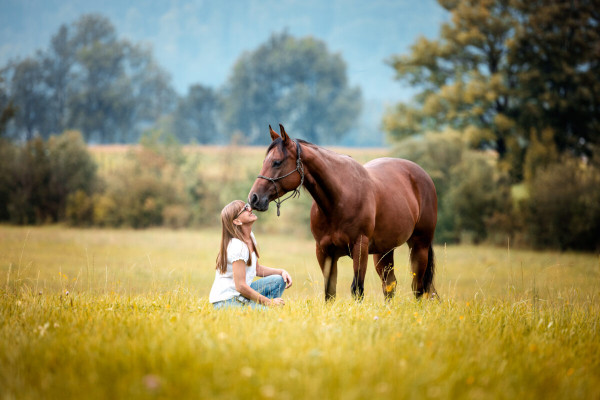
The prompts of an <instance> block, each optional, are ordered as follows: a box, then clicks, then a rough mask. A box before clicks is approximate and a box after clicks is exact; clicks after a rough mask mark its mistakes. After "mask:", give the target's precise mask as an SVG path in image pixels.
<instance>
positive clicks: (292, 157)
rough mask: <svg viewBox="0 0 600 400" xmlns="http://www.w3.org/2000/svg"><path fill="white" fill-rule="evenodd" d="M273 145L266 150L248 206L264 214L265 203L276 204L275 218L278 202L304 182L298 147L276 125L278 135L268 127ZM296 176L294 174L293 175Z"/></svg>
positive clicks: (280, 126) (266, 205) (295, 190)
mask: <svg viewBox="0 0 600 400" xmlns="http://www.w3.org/2000/svg"><path fill="white" fill-rule="evenodd" d="M269 131H270V133H271V139H273V142H272V143H271V145H270V146H269V148H268V149H267V155H266V157H265V159H264V161H263V166H262V169H261V170H260V174H259V175H258V178H257V179H256V181H254V185H252V189H250V193H249V194H248V202H249V203H250V205H251V206H252V208H253V209H255V210H258V211H266V210H268V209H269V203H270V202H271V201H273V200H275V201H276V202H277V215H279V204H280V203H281V201H283V200H279V198H280V197H281V196H283V195H284V194H285V193H287V192H290V191H292V190H293V191H294V194H296V193H299V192H298V190H299V189H300V186H302V183H303V181H304V169H303V166H302V162H301V159H300V152H301V150H300V145H299V144H298V142H297V141H296V140H293V139H290V137H289V136H288V134H287V133H286V132H285V129H284V127H283V125H281V124H279V132H280V134H281V136H280V135H279V134H277V132H275V131H274V130H273V129H272V128H271V125H269ZM296 172H297V173H296Z"/></svg>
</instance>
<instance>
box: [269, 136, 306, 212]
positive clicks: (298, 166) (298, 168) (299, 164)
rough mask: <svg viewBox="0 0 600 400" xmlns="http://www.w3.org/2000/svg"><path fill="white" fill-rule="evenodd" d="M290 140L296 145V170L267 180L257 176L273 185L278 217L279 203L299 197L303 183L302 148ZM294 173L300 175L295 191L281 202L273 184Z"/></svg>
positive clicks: (295, 141)
mask: <svg viewBox="0 0 600 400" xmlns="http://www.w3.org/2000/svg"><path fill="white" fill-rule="evenodd" d="M292 140H293V141H294V143H296V169H295V170H293V171H291V172H288V173H287V174H285V175H283V176H280V177H278V178H269V177H268V176H263V175H258V177H259V178H262V179H266V180H268V181H269V182H271V183H272V184H273V185H275V193H277V198H276V199H275V200H273V201H274V202H275V203H276V204H277V216H278V217H279V214H280V213H279V208H280V207H281V203H283V202H284V201H286V200H288V199H290V198H292V197H296V196H300V187H302V184H303V183H304V167H303V166H302V160H301V159H300V153H301V152H302V148H301V147H300V144H299V143H298V141H297V140H296V139H292ZM294 172H298V173H299V174H300V184H299V185H298V186H297V187H296V189H294V190H293V191H292V194H291V195H289V196H288V197H286V198H285V199H283V200H279V198H280V196H279V189H277V184H276V183H275V182H277V181H278V180H280V179H283V178H287V177H288V176H290V175H291V174H293V173H294Z"/></svg>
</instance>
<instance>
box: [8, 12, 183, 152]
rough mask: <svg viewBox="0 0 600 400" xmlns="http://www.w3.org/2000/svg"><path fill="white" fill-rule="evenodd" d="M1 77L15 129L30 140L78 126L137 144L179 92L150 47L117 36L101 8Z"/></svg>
mask: <svg viewBox="0 0 600 400" xmlns="http://www.w3.org/2000/svg"><path fill="white" fill-rule="evenodd" d="M3 75H4V76H5V77H6V80H7V82H8V83H9V84H8V87H7V89H8V90H7V92H8V93H7V95H8V98H9V100H10V101H12V104H13V105H14V108H15V118H14V119H15V123H14V126H13V127H12V132H11V135H12V136H13V137H20V138H23V139H26V140H27V139H30V138H32V137H33V136H34V135H36V134H37V135H40V136H41V137H43V138H46V137H48V136H49V135H50V134H55V133H61V132H63V131H64V130H66V129H77V130H79V131H81V132H82V134H83V136H84V138H85V139H86V141H87V142H97V143H114V142H135V141H137V140H138V138H139V136H140V134H141V132H142V131H143V130H145V129H147V128H149V127H150V126H152V125H153V124H154V123H155V122H156V121H157V120H158V119H159V118H160V117H161V116H162V115H164V114H168V113H170V112H171V111H172V110H173V106H174V104H175V98H176V95H175V92H174V90H173V89H172V87H171V83H170V77H169V76H168V74H167V73H166V72H165V71H164V70H163V69H162V68H160V67H159V66H158V65H157V64H156V62H155V61H154V59H153V57H152V53H151V51H150V50H149V49H147V48H144V47H143V46H140V45H136V44H132V43H129V42H128V41H126V40H119V39H118V37H117V34H116V31H115V28H114V26H113V25H112V24H111V22H110V21H109V20H108V19H106V18H105V17H102V16H100V15H96V14H91V15H84V16H82V17H81V18H80V19H78V20H77V21H76V22H75V23H73V24H72V25H71V26H66V25H63V26H61V27H60V28H59V30H58V32H57V33H56V34H55V35H54V36H53V37H52V39H51V41H50V46H49V48H48V49H47V50H46V51H42V52H38V53H37V54H36V55H35V56H34V57H30V58H27V59H25V60H23V61H20V62H12V63H11V64H10V65H8V66H7V67H6V68H4V71H3Z"/></svg>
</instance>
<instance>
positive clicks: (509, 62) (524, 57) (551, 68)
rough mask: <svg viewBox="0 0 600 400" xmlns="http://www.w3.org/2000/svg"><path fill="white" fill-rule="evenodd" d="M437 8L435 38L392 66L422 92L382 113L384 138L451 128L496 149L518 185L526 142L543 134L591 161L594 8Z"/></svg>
mask: <svg viewBox="0 0 600 400" xmlns="http://www.w3.org/2000/svg"><path fill="white" fill-rule="evenodd" d="M438 1H439V3H440V4H441V5H442V6H443V7H444V8H446V9H447V10H448V11H450V12H451V20H450V22H448V23H446V24H444V25H443V26H442V28H441V33H440V37H439V39H437V40H428V39H425V38H420V39H419V40H418V41H417V42H416V43H415V44H414V45H413V46H412V48H411V53H409V54H407V55H400V56H394V57H392V58H391V60H390V64H391V65H392V66H393V67H394V68H395V70H396V72H397V78H398V79H402V80H406V81H408V82H409V83H410V84H412V85H415V86H416V87H419V88H420V92H419V93H418V94H417V95H416V96H415V98H414V101H413V102H412V103H411V104H399V105H398V106H397V107H396V109H395V110H391V111H390V112H388V114H387V115H386V117H385V119H384V126H385V129H386V130H387V131H388V132H389V133H390V134H391V136H392V137H393V138H396V139H399V138H402V137H404V136H407V135H412V134H417V133H422V132H424V131H426V130H438V131H439V130H443V129H444V128H445V127H450V128H453V129H457V130H459V131H461V132H463V134H464V135H465V137H466V139H467V140H468V142H469V143H470V144H471V146H473V147H476V148H484V149H485V148H491V149H494V150H495V151H497V153H498V154H499V157H500V165H501V167H502V168H503V169H505V170H509V171H511V175H512V177H513V179H516V180H520V179H522V177H523V174H522V170H523V162H524V159H525V154H526V151H527V147H528V144H529V141H530V138H531V135H536V139H538V140H543V139H544V138H543V137H542V136H543V135H542V132H543V131H547V130H548V129H550V130H552V131H553V134H554V138H553V141H554V143H555V145H556V146H558V149H559V151H565V150H575V151H576V152H579V153H585V154H586V155H588V156H591V153H592V151H591V150H590V149H591V148H592V144H593V143H594V142H595V141H596V140H598V139H595V138H598V137H600V135H598V133H599V132H598V131H599V126H598V117H597V116H598V115H600V113H599V112H598V104H599V100H600V97H599V96H600V90H598V85H599V81H600V78H599V77H600V74H599V72H600V71H598V48H600V44H599V41H598V29H597V27H598V13H597V11H594V10H595V9H594V7H593V4H592V3H593V1H577V2H572V1H567V0H560V1H549V0H548V1H545V0H541V1H533V2H526V1H525V0H523V1H520V0H519V1H509V0H438ZM565 18H566V19H567V20H568V21H567V22H566V23H565ZM584 42H585V44H584ZM571 101H573V103H571ZM573 107H576V108H577V109H578V110H579V111H576V112H575V111H574V108H573ZM578 146H579V147H582V149H578ZM536 157H538V156H536ZM538 158H539V157H538ZM550 161H551V160H550Z"/></svg>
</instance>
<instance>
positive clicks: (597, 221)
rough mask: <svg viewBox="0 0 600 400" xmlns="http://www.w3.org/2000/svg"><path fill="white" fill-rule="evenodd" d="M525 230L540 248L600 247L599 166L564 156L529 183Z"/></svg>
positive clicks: (580, 248)
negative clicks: (559, 161)
mask: <svg viewBox="0 0 600 400" xmlns="http://www.w3.org/2000/svg"><path fill="white" fill-rule="evenodd" d="M529 192H530V195H529V199H528V200H527V208H526V209H527V211H528V213H527V225H526V231H527V234H528V238H529V240H530V241H531V244H532V245H534V246H535V247H538V248H560V249H562V250H567V249H574V250H600V235H599V232H600V169H599V168H598V167H595V166H593V165H588V164H586V163H585V162H583V161H582V160H579V159H573V158H565V159H563V162H562V163H555V164H552V165H550V166H548V167H547V168H545V169H544V170H542V171H538V173H537V174H536V179H535V180H534V181H533V182H531V183H530V184H529Z"/></svg>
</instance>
